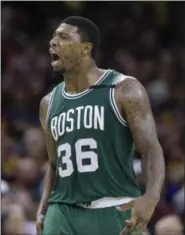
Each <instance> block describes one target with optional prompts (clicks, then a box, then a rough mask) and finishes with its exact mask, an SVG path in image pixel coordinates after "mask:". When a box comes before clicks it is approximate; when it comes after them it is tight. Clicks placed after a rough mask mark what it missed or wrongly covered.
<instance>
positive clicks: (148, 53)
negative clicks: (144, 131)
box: [1, 2, 185, 235]
mask: <svg viewBox="0 0 185 235" xmlns="http://www.w3.org/2000/svg"><path fill="white" fill-rule="evenodd" d="M1 7H2V9H1V40H2V47H1V50H2V52H1V63H2V64H1V69H2V70H1V71H2V74H1V75H2V76H1V78H2V113H1V124H2V148H1V149H2V172H1V176H2V181H1V196H2V200H1V201H2V229H3V231H2V234H3V235H11V234H23V233H27V234H34V233H35V225H34V221H35V213H36V209H37V206H38V202H39V199H40V196H41V193H42V177H43V174H44V170H45V166H46V165H45V162H46V160H47V154H46V150H45V144H44V139H43V135H42V131H41V129H40V124H39V118H38V113H39V102H40V99H41V98H42V97H43V96H44V95H46V94H47V93H48V92H49V91H50V90H51V88H52V87H53V86H54V85H56V84H57V83H59V82H60V81H61V80H62V77H61V76H60V75H57V76H56V75H54V74H53V73H52V69H51V66H50V56H49V54H48V43H49V40H50V39H51V37H52V33H53V31H54V30H55V28H56V27H57V26H58V25H59V23H60V21H61V20H62V19H63V18H65V17H67V16H69V15H82V16H85V17H88V18H89V19H91V20H93V21H94V22H95V23H96V24H97V25H98V26H99V28H100V36H101V43H100V47H99V52H98V57H97V63H98V65H99V66H100V67H103V68H112V69H116V70H118V71H120V72H122V73H124V74H128V75H131V76H134V77H136V78H138V79H139V80H140V81H141V83H142V84H143V85H144V86H145V88H146V90H147V92H148V94H149V98H150V101H151V105H152V110H153V113H154V117H155V121H156V125H157V131H158V136H159V140H160V143H161V145H162V147H163V150H164V156H165V161H166V181H165V185H164V189H163V193H162V199H161V202H160V203H159V205H158V207H157V209H156V212H155V214H154V216H153V219H152V221H151V223H150V224H149V232H150V233H153V232H154V230H155V234H156V235H160V234H161V233H162V234H164V233H165V234H173V235H175V234H177V235H181V234H182V231H181V230H182V227H183V225H182V224H181V219H182V216H183V213H184V150H185V144H184V143H185V4H184V3H183V2H129V3H127V2H114V3H113V2H2V5H1ZM134 167H135V170H136V174H137V178H138V183H139V184H140V186H141V187H142V188H143V189H144V180H143V175H142V172H141V169H140V156H139V154H138V153H136V154H135V162H134Z"/></svg>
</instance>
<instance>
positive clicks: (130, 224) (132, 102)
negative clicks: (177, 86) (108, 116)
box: [116, 77, 165, 235]
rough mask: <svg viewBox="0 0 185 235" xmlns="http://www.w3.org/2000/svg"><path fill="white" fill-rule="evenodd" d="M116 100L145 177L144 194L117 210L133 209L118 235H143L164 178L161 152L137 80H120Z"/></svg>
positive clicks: (150, 115)
mask: <svg viewBox="0 0 185 235" xmlns="http://www.w3.org/2000/svg"><path fill="white" fill-rule="evenodd" d="M116 100H117V103H118V104H119V109H120V111H122V113H123V116H124V118H125V119H126V120H127V122H128V125H129V127H130V130H131V132H132V136H133V139H134V142H135V145H136V148H137V149H138V150H139V152H140V153H141V156H142V158H143V161H144V171H145V173H146V191H145V194H144V195H143V196H141V197H139V198H136V199H135V200H132V201H131V202H129V203H126V204H124V205H122V206H120V210H127V209H132V216H131V218H130V220H126V221H125V223H126V226H125V228H124V229H123V230H122V232H121V235H123V234H125V233H127V232H132V231H133V230H135V229H136V231H137V230H138V231H140V233H139V234H142V232H144V231H145V230H146V226H147V223H148V221H149V220H150V218H151V216H152V214H153V212H154V210H155V207H156V205H157V203H158V201H159V199H160V194H161V190H162V186H163V182H164V176H165V166H164V157H163V151H162V149H161V146H160V144H159V141H158V138H157V133H156V127H155V123H154V118H153V115H152V111H151V107H150V104H149V100H148V96H147V94H146V91H145V89H144V87H143V86H142V85H141V84H140V83H139V82H138V81H137V80H136V79H133V78H129V77H128V78H126V79H123V81H121V82H120V83H119V84H118V85H117V87H116Z"/></svg>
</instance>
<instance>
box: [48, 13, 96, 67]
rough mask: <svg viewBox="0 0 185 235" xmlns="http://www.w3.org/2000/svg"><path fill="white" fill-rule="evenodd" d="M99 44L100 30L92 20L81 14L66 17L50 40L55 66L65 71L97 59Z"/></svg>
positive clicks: (53, 64)
mask: <svg viewBox="0 0 185 235" xmlns="http://www.w3.org/2000/svg"><path fill="white" fill-rule="evenodd" d="M98 44H99V30H98V27H97V26H96V25H95V24H94V23H93V22H92V21H90V20H88V19H86V18H84V17H80V16H71V17H68V18H66V19H64V20H63V21H62V22H61V24H60V25H59V27H58V28H57V29H56V31H55V32H54V35H53V38H52V40H51V41H50V53H51V56H52V66H53V68H54V69H55V70H61V71H63V72H64V71H68V70H71V69H73V68H74V67H76V66H78V65H79V64H80V63H82V62H83V61H84V60H86V59H88V58H91V57H92V58H93V59H95V54H96V50H97V47H98Z"/></svg>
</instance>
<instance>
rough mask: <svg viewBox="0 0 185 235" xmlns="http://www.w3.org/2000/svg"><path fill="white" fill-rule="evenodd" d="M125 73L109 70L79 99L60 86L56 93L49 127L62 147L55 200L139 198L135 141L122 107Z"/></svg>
mask: <svg viewBox="0 0 185 235" xmlns="http://www.w3.org/2000/svg"><path fill="white" fill-rule="evenodd" d="M119 76H120V74H119V73H118V72H116V71H113V70H108V71H106V72H105V73H104V75H103V76H102V77H101V78H100V79H99V80H98V82H97V83H96V85H107V87H105V86H104V87H102V88H99V89H88V90H85V91H84V92H81V93H79V94H76V95H69V94H67V93H66V92H65V84H64V83H61V84H59V85H58V86H57V87H56V88H55V89H54V90H53V92H52V94H51V98H50V104H49V106H48V114H47V118H46V119H47V120H46V121H47V125H48V128H49V129H50V131H51V133H52V135H53V138H54V139H55V142H56V148H57V156H56V158H57V172H56V184H55V187H54V188H53V191H52V194H51V197H50V201H51V202H63V203H69V204H79V203H90V202H91V201H93V200H97V199H99V198H102V197H120V196H125V197H136V196H138V195H139V189H138V186H137V184H136V182H135V175H134V171H133V139H132V135H131V133H130V129H129V127H128V125H127V122H126V121H125V120H124V119H123V118H122V115H121V114H120V111H119V108H118V107H117V101H116V94H115V88H110V87H108V85H112V84H114V83H115V82H116V81H117V82H118V81H119Z"/></svg>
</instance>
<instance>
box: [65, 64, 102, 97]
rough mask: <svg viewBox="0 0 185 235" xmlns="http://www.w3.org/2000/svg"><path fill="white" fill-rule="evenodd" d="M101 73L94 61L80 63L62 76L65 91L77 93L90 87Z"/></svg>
mask: <svg viewBox="0 0 185 235" xmlns="http://www.w3.org/2000/svg"><path fill="white" fill-rule="evenodd" d="M101 74H102V71H101V70H100V69H99V68H98V67H97V66H96V64H95V63H94V61H93V60H92V61H88V62H87V63H82V64H81V65H80V66H78V67H77V68H74V69H73V70H72V71H69V72H66V73H65V74H64V81H65V90H66V91H67V92H69V93H79V92H82V91H83V90H86V89H87V88H89V87H90V86H92V85H93V84H94V83H95V82H96V81H97V80H98V79H99V77H100V76H101Z"/></svg>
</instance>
